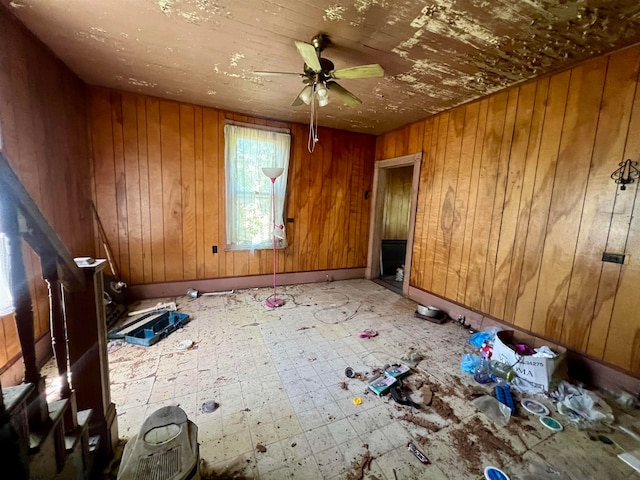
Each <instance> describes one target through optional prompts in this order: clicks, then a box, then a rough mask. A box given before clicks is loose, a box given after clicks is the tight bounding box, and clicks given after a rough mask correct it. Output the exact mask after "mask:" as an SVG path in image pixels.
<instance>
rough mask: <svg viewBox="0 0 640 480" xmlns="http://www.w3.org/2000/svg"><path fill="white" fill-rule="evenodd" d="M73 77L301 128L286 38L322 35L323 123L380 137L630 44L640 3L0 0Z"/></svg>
mask: <svg viewBox="0 0 640 480" xmlns="http://www.w3.org/2000/svg"><path fill="white" fill-rule="evenodd" d="M0 2H2V3H3V4H4V5H5V6H6V8H7V9H8V10H10V11H11V12H13V14H15V15H16V16H17V17H18V18H19V19H20V20H21V21H22V22H23V23H24V24H25V25H26V26H27V27H28V28H29V29H30V30H31V31H33V32H34V33H35V35H36V36H38V37H39V38H40V39H41V40H42V41H43V42H44V43H46V44H47V45H48V46H49V47H50V48H51V49H52V50H53V51H54V52H55V53H56V54H57V55H58V56H59V57H60V58H61V59H62V60H63V61H64V62H65V63H66V64H67V65H68V66H69V67H70V68H71V69H72V70H73V71H75V72H76V73H77V74H78V75H79V76H80V77H81V78H82V79H83V80H84V81H86V82H87V83H89V84H93V85H102V86H107V87H113V88H117V89H122V90H127V91H132V92H142V93H145V94H149V95H154V96H158V97H164V98H169V99H173V100H177V101H182V102H190V103H195V104H200V105H206V106H212V107H216V108H220V109H225V110H231V111H235V112H240V113H244V114H247V115H252V116H260V117H268V118H274V119H282V120H287V121H297V122H303V123H306V122H307V121H308V119H309V107H308V106H307V105H302V106H299V107H292V106H291V102H292V101H293V99H294V98H295V97H296V95H297V94H298V93H299V91H300V90H301V88H302V87H303V84H302V81H301V79H300V78H298V77H295V76H284V77H275V76H270V77H260V76H257V75H255V74H254V73H253V72H254V71H256V70H276V71H287V72H302V70H303V61H302V60H301V57H300V56H299V54H298V52H297V50H296V47H295V45H294V40H301V41H306V42H309V41H310V40H311V38H312V37H313V36H314V35H316V34H317V33H319V32H323V33H326V34H327V35H328V36H329V37H330V39H331V41H332V45H331V46H330V47H328V48H327V49H326V50H325V51H324V52H323V56H324V57H326V58H329V59H330V60H332V61H333V63H334V64H335V67H336V68H344V67H350V66H355V65H361V64H369V63H379V64H380V65H382V67H383V68H384V69H385V71H386V75H385V77H384V78H370V79H357V80H354V79H351V80H340V83H341V84H342V86H343V87H345V88H347V89H348V90H349V91H351V92H352V93H354V94H355V95H357V96H358V97H360V98H361V99H362V100H363V102H364V103H363V105H361V106H360V107H357V108H349V107H345V106H343V105H341V104H339V103H338V102H335V101H334V102H332V103H330V104H329V105H327V106H326V107H323V108H322V109H321V110H320V112H319V123H320V125H324V126H329V127H335V128H340V129H344V130H351V131H358V132H367V133H374V134H379V133H383V132H386V131H389V130H392V129H394V128H397V127H399V126H401V125H404V124H407V123H409V122H412V121H415V120H418V119H421V118H425V117H427V116H428V115H430V114H433V113H436V112H440V111H443V110H446V109H449V108H451V107H453V106H455V105H459V104H462V103H465V102H468V101H470V100H472V99H475V98H478V97H482V96H485V95H487V94H489V93H491V92H495V91H497V90H500V89H502V88H504V87H506V86H508V85H512V84H515V83H519V82H521V81H523V80H526V79H530V78H534V77H537V76H540V75H544V74H546V73H549V72H555V71H558V70H562V69H565V68H567V67H569V66H570V65H573V64H575V63H577V62H579V61H582V60H584V59H587V58H590V57H594V56H597V55H599V54H601V53H604V52H607V51H611V50H613V49H616V48H619V47H622V46H626V45H631V44H633V43H637V42H639V41H640V2H638V0H619V1H611V0H564V1H563V0H555V1H554V0H521V1H518V2H514V1H513V0H433V1H421V0H338V1H336V0H316V1H309V0H272V1H266V0H136V1H131V0H109V1H104V0H64V1H55V2H52V1H51V0H0Z"/></svg>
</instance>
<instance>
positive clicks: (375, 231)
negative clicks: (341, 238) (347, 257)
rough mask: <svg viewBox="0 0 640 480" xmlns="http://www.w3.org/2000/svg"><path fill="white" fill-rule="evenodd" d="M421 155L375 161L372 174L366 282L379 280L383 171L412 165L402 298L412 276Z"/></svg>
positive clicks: (406, 291)
mask: <svg viewBox="0 0 640 480" xmlns="http://www.w3.org/2000/svg"><path fill="white" fill-rule="evenodd" d="M421 163H422V152H418V153H414V154H411V155H403V156H402V157H396V158H389V159H386V160H378V161H377V162H376V166H375V170H374V172H373V197H372V202H371V205H372V207H373V208H372V210H371V216H370V218H369V246H368V250H367V268H366V270H365V278H368V279H369V280H371V279H373V278H378V276H380V262H379V261H378V259H379V258H380V240H381V238H380V236H381V222H382V210H383V207H384V195H385V180H386V170H387V169H389V168H398V167H406V166H411V165H413V181H412V184H411V207H410V209H411V210H410V212H411V213H410V218H409V232H408V235H407V254H406V261H405V270H404V282H403V284H402V293H403V295H405V296H406V295H408V294H409V278H410V276H411V259H412V252H413V236H414V232H415V226H416V209H417V206H418V188H419V186H420V166H421Z"/></svg>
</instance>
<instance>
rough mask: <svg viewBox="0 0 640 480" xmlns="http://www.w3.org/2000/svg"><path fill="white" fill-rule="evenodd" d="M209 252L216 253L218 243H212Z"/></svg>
mask: <svg viewBox="0 0 640 480" xmlns="http://www.w3.org/2000/svg"><path fill="white" fill-rule="evenodd" d="M211 253H218V245H213V246H212V247H211Z"/></svg>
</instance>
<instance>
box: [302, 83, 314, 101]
mask: <svg viewBox="0 0 640 480" xmlns="http://www.w3.org/2000/svg"><path fill="white" fill-rule="evenodd" d="M300 98H301V99H302V101H303V102H304V103H306V104H307V105H310V104H311V100H313V88H312V87H311V85H307V86H306V87H304V89H303V90H302V92H300Z"/></svg>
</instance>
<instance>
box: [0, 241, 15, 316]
mask: <svg viewBox="0 0 640 480" xmlns="http://www.w3.org/2000/svg"><path fill="white" fill-rule="evenodd" d="M9 285H10V284H9V252H8V249H7V238H6V237H5V236H4V235H2V234H1V233H0V316H4V315H9V314H10V313H13V311H14V308H13V299H12V298H11V290H10V288H9Z"/></svg>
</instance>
